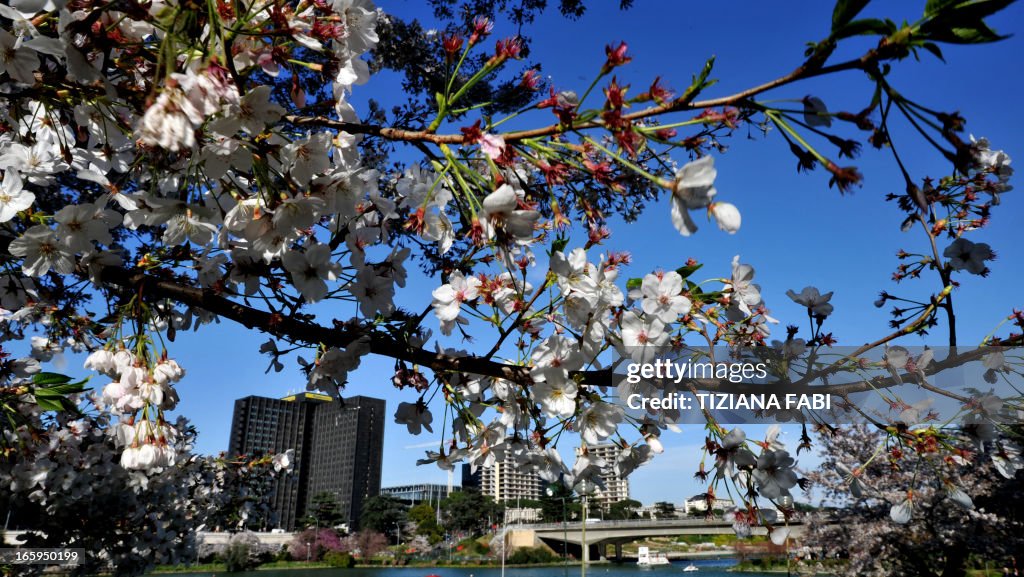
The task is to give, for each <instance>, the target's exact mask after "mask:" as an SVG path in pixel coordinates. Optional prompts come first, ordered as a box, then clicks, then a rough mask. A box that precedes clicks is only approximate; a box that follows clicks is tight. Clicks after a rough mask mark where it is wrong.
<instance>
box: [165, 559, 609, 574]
mask: <svg viewBox="0 0 1024 577" xmlns="http://www.w3.org/2000/svg"><path fill="white" fill-rule="evenodd" d="M607 564H610V563H609V562H607V561H596V562H592V563H591V565H595V566H600V565H607ZM563 566H567V567H579V566H580V563H579V561H569V562H568V563H563V562H558V563H530V564H527V565H513V564H510V563H506V564H505V567H506V568H507V569H543V568H545V567H563ZM500 568H501V563H434V562H409V563H406V564H405V565H381V564H366V565H363V564H356V565H355V566H354V567H349V568H347V569H500ZM279 569H341V567H332V566H331V565H329V564H327V563H325V562H323V561H311V562H306V561H271V562H270V563H264V564H262V565H260V566H259V567H255V568H253V569H252V571H276V570H279ZM218 571H220V572H224V573H226V572H227V567H226V566H225V565H224V563H203V564H199V565H190V566H185V565H160V566H157V568H156V569H154V570H153V571H152V572H150V573H149V574H150V575H174V574H177V573H216V572H218Z"/></svg>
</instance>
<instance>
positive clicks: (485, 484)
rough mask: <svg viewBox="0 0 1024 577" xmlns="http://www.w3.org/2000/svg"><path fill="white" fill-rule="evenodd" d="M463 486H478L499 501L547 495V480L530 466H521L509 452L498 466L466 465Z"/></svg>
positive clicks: (496, 464)
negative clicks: (545, 487) (473, 466)
mask: <svg viewBox="0 0 1024 577" xmlns="http://www.w3.org/2000/svg"><path fill="white" fill-rule="evenodd" d="M462 486H463V488H464V489H465V488H469V487H474V488H477V489H479V490H480V492H481V493H483V494H484V495H487V496H488V497H491V498H492V499H494V500H495V501H499V502H501V501H505V502H512V501H516V500H523V499H526V500H534V501H536V500H539V499H540V498H541V495H543V494H544V481H543V480H542V479H541V478H540V477H539V476H538V475H537V473H536V472H534V471H533V470H532V469H530V468H524V467H519V466H517V464H516V460H515V457H514V456H513V455H512V452H511V451H509V452H508V453H506V454H505V458H504V459H503V460H501V461H496V462H495V463H494V465H491V466H487V467H478V468H477V470H476V471H473V469H472V466H471V465H469V464H468V463H467V464H464V465H462Z"/></svg>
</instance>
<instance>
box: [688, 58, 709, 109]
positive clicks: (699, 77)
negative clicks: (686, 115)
mask: <svg viewBox="0 0 1024 577" xmlns="http://www.w3.org/2000/svg"><path fill="white" fill-rule="evenodd" d="M714 66H715V57H714V56H712V57H711V58H708V59H707V62H705V63H704V69H703V70H701V71H700V74H696V75H694V77H693V82H691V83H690V87H689V88H687V89H686V92H684V93H683V95H682V96H681V97H680V100H682V101H683V102H691V101H692V100H693V99H694V98H696V97H697V95H698V94H700V93H701V91H702V90H704V89H705V88H707V87H709V86H711V85H712V84H714V83H715V82H716V81H715V80H710V81H709V80H708V76H709V75H710V74H711V69H712V68H714Z"/></svg>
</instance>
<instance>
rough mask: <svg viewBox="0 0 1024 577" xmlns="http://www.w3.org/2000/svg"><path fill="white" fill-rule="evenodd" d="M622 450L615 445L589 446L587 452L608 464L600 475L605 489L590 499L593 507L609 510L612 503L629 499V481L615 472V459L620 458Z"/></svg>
mask: <svg viewBox="0 0 1024 577" xmlns="http://www.w3.org/2000/svg"><path fill="white" fill-rule="evenodd" d="M621 450H622V449H621V447H619V446H618V445H616V444H614V443H605V444H601V445H588V446H587V452H588V453H590V455H591V456H592V457H595V458H597V459H600V460H602V461H604V462H605V463H607V465H606V466H605V467H603V468H602V469H601V474H600V477H601V481H603V482H604V488H602V489H599V490H598V492H597V493H596V494H595V495H593V496H591V497H590V502H591V504H592V505H594V506H599V507H601V508H603V509H607V508H608V506H609V505H611V504H612V503H618V502H619V501H625V500H626V499H629V479H627V478H625V477H622V476H620V475H619V474H618V473H616V472H615V459H616V458H617V457H618V456H619V452H620V451H621Z"/></svg>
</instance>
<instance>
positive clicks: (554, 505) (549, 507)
mask: <svg viewBox="0 0 1024 577" xmlns="http://www.w3.org/2000/svg"><path fill="white" fill-rule="evenodd" d="M549 487H550V488H551V490H552V494H551V495H548V494H547V491H545V492H544V494H543V495H541V498H540V516H541V519H543V520H544V522H545V523H561V522H562V517H563V513H564V516H565V520H566V521H572V520H573V519H577V518H579V516H580V514H581V513H582V511H583V507H582V505H580V503H579V500H578V499H579V497H578V496H577V495H576V494H575V493H573V492H572V491H571V490H570V489H567V488H566V487H565V485H563V484H561V483H553V484H551V485H549ZM563 499H564V500H565V510H564V512H563V510H562V500H563Z"/></svg>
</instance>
